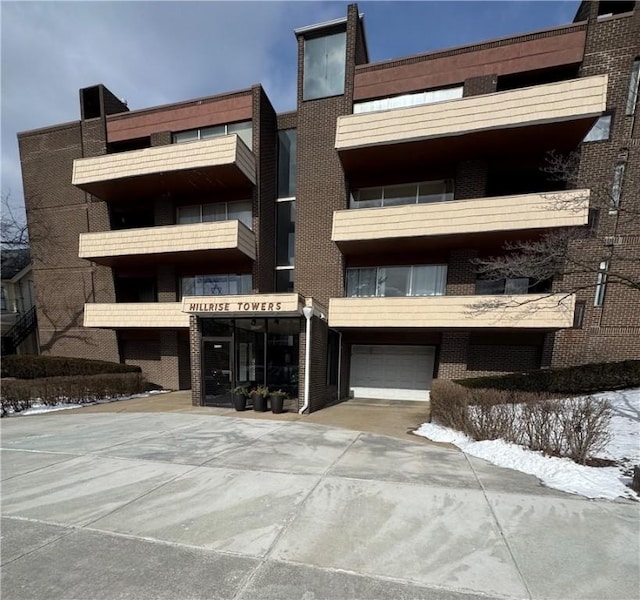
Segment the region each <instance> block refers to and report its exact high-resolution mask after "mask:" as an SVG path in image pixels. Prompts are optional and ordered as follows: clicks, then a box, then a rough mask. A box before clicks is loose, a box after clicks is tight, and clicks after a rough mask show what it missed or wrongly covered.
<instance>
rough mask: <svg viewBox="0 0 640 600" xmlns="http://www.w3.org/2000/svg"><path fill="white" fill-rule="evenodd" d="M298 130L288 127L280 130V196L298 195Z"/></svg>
mask: <svg viewBox="0 0 640 600" xmlns="http://www.w3.org/2000/svg"><path fill="white" fill-rule="evenodd" d="M297 141H298V132H297V131H296V130H295V129H286V130H284V131H279V132H278V198H291V197H293V196H295V195H296V148H297Z"/></svg>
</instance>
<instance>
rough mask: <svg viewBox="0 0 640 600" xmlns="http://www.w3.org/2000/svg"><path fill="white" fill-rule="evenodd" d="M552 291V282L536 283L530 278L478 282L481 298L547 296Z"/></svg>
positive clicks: (478, 291)
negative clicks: (526, 295)
mask: <svg viewBox="0 0 640 600" xmlns="http://www.w3.org/2000/svg"><path fill="white" fill-rule="evenodd" d="M550 291H551V281H550V280H545V281H540V282H536V281H535V280H534V279H530V278H528V277H510V278H503V279H477V280H476V294H477V295H479V296H501V295H503V294H506V295H518V294H545V293H548V292H550Z"/></svg>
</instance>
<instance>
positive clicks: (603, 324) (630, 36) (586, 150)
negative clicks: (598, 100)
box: [551, 2, 640, 366]
mask: <svg viewBox="0 0 640 600" xmlns="http://www.w3.org/2000/svg"><path fill="white" fill-rule="evenodd" d="M580 10H581V16H582V17H583V18H587V17H588V18H589V24H588V28H587V42H586V48H585V55H584V61H583V64H582V67H581V70H580V75H581V76H585V77H586V76H590V75H598V74H603V73H608V74H609V84H608V89H607V108H608V109H609V110H611V111H613V126H612V131H611V136H610V139H609V140H605V141H598V142H591V143H586V144H583V145H582V149H581V160H580V170H579V185H580V186H581V187H582V186H584V187H589V188H590V189H591V190H592V196H591V198H592V206H595V207H596V208H598V209H599V218H598V223H597V228H596V230H595V237H593V238H589V239H586V240H578V241H574V242H572V243H571V244H570V247H569V250H568V252H569V253H570V256H574V257H576V258H579V259H582V260H584V259H585V257H587V269H586V270H585V271H586V272H584V273H577V274H573V275H571V276H565V279H564V281H563V282H562V285H563V286H564V287H565V289H567V288H575V289H577V290H578V291H577V293H576V297H577V299H578V300H579V301H584V302H585V316H584V323H583V327H582V329H568V330H563V331H560V332H558V333H557V334H556V335H555V341H554V350H553V358H552V361H551V364H552V365H553V366H567V365H573V364H579V363H586V362H597V361H602V360H623V359H629V358H637V357H638V356H640V346H639V345H638V333H640V311H639V310H638V306H640V292H638V291H637V290H633V289H631V288H630V287H627V286H622V285H615V284H613V283H610V284H609V285H608V286H607V289H606V294H605V300H604V305H603V306H602V307H594V305H593V304H594V297H595V284H596V279H597V276H596V269H597V267H598V264H599V263H600V261H602V260H605V259H607V258H610V257H611V256H613V258H611V266H610V270H611V272H612V273H615V272H618V273H620V274H621V275H623V276H625V277H629V278H630V279H631V280H635V281H639V280H640V220H638V218H637V215H638V214H640V193H639V192H640V184H639V183H638V182H640V148H638V146H637V144H635V143H634V140H633V127H634V117H633V116H626V115H625V111H626V103H627V95H628V90H629V78H630V74H631V68H632V64H633V60H634V59H635V58H636V57H637V56H638V55H640V10H638V8H637V7H636V10H635V12H634V14H633V15H632V16H629V15H617V16H614V17H609V18H604V19H600V20H598V19H597V3H596V2H592V3H585V4H583V5H582V6H581V9H580ZM636 112H637V111H636ZM635 119H636V120H640V119H638V117H637V115H636V117H635ZM618 162H625V164H626V172H625V179H624V183H623V188H622V198H621V202H620V210H618V211H617V212H611V211H610V210H609V208H610V206H609V202H610V190H611V183H612V180H613V174H614V169H615V165H616V164H617V163H618ZM609 236H611V237H612V238H613V239H614V240H615V243H616V245H615V246H611V245H607V243H605V238H607V237H609Z"/></svg>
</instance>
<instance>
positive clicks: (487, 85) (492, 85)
mask: <svg viewBox="0 0 640 600" xmlns="http://www.w3.org/2000/svg"><path fill="white" fill-rule="evenodd" d="M497 88H498V75H497V74H492V75H480V76H479V77H470V78H469V79H465V81H464V88H463V90H462V95H463V96H464V97H465V98H466V97H467V96H478V95H480V94H490V93H491V92H495V91H496V90H497Z"/></svg>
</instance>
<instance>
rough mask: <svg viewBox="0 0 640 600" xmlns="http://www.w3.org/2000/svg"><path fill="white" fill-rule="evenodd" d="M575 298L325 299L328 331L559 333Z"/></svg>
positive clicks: (570, 321)
mask: <svg viewBox="0 0 640 600" xmlns="http://www.w3.org/2000/svg"><path fill="white" fill-rule="evenodd" d="M574 307H575V296H573V295H566V294H527V295H518V296H427V297H405V298H331V300H330V301H329V326H330V327H337V328H352V327H382V328H387V327H393V328H405V327H411V328H429V329H498V328H499V329H505V328H506V329H561V328H565V327H571V326H572V324H573V311H574Z"/></svg>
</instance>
